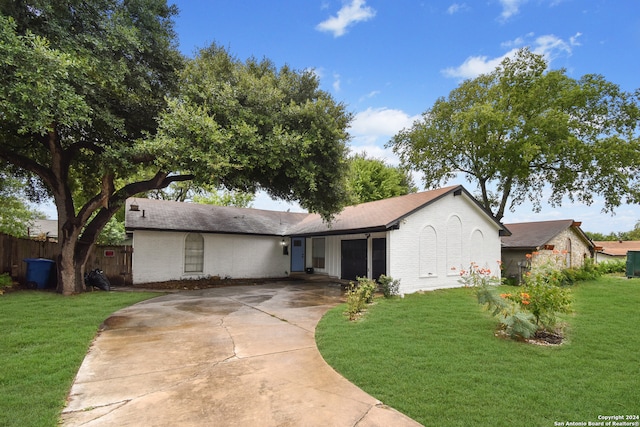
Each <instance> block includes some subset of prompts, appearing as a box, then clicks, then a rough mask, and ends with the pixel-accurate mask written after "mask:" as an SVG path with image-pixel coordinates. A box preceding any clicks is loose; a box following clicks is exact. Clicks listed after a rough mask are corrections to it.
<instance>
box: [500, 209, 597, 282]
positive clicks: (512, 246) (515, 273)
mask: <svg viewBox="0 0 640 427" xmlns="http://www.w3.org/2000/svg"><path fill="white" fill-rule="evenodd" d="M580 225H581V223H580V222H576V221H574V220H572V219H566V220H558V221H539V222H522V223H514V224H505V227H506V228H507V229H508V230H509V231H511V235H510V236H503V237H502V268H503V274H504V276H505V277H509V278H518V279H520V278H521V275H522V273H524V272H525V271H527V270H528V269H529V268H531V267H536V266H540V265H543V264H545V263H547V262H551V263H553V264H555V265H556V266H557V267H558V268H571V267H581V266H582V265H583V264H584V260H585V259H587V258H592V257H593V254H594V248H595V245H594V244H593V242H592V241H591V240H590V239H589V238H588V237H587V235H586V234H585V233H584V232H583V231H582V229H581V228H580Z"/></svg>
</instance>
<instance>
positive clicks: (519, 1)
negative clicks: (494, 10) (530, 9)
mask: <svg viewBox="0 0 640 427" xmlns="http://www.w3.org/2000/svg"><path fill="white" fill-rule="evenodd" d="M526 2H527V0H500V4H501V5H502V13H501V14H500V19H501V20H502V21H507V20H508V19H509V18H511V17H512V16H513V15H517V14H518V13H519V12H520V6H521V5H523V4H524V3H526Z"/></svg>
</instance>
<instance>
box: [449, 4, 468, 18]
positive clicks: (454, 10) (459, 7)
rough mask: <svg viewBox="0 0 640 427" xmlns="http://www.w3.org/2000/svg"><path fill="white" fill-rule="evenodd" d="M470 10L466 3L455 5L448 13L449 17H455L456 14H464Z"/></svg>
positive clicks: (450, 7)
mask: <svg viewBox="0 0 640 427" xmlns="http://www.w3.org/2000/svg"><path fill="white" fill-rule="evenodd" d="M467 9H469V7H468V6H467V4H466V3H462V4H460V3H453V4H452V5H451V6H449V7H448V8H447V13H448V14H449V15H453V14H454V13H458V12H462V11H464V10H467Z"/></svg>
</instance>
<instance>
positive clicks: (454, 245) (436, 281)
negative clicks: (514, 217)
mask: <svg viewBox="0 0 640 427" xmlns="http://www.w3.org/2000/svg"><path fill="white" fill-rule="evenodd" d="M458 221H459V224H458V225H456V224H457V223H458ZM425 229H427V230H435V235H436V240H437V241H436V242H432V243H433V244H434V245H436V247H435V251H429V250H425V246H426V245H428V244H429V243H428V242H426V241H423V244H422V247H423V250H422V252H423V254H422V255H421V254H420V252H421V250H420V247H421V244H420V236H421V235H422V236H425V235H428V236H431V237H430V239H431V238H432V236H433V231H429V232H428V234H424V230H425ZM498 231H499V228H498V226H497V224H496V223H495V222H493V221H492V220H491V219H490V218H488V217H487V216H486V214H484V212H483V211H482V210H480V209H479V208H478V207H477V206H476V205H475V203H473V202H472V201H470V200H469V199H467V197H466V196H464V195H461V196H454V195H453V194H450V195H447V196H445V197H444V198H442V199H439V200H438V201H436V202H435V203H433V204H431V205H429V206H427V207H425V208H423V209H421V210H420V211H418V212H416V213H414V214H412V215H410V216H409V217H407V218H406V219H405V220H403V221H402V222H401V223H400V229H399V230H393V231H391V232H390V233H389V239H388V241H387V249H388V250H389V254H390V257H389V268H388V271H387V273H388V275H389V276H391V277H393V278H394V279H400V291H401V292H403V293H412V292H416V291H420V290H430V289H439V288H451V287H457V286H460V283H459V282H458V279H459V278H460V270H461V269H468V268H469V265H470V263H471V262H475V263H476V264H477V265H478V266H479V267H483V268H489V269H491V272H492V273H494V274H495V275H496V276H499V275H500V269H499V260H500V237H499V235H498ZM453 236H459V237H458V238H457V240H459V241H451V238H452V237H453ZM430 239H429V240H430ZM447 240H449V241H448V242H447ZM425 252H426V256H435V257H436V259H435V260H432V262H427V263H426V264H425V260H424V259H422V260H421V256H425ZM421 263H422V269H421ZM454 263H455V264H457V265H454ZM427 267H429V268H427ZM452 267H455V270H452Z"/></svg>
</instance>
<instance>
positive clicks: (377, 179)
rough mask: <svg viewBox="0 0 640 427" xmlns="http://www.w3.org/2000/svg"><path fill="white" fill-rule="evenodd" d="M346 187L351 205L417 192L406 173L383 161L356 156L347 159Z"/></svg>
mask: <svg viewBox="0 0 640 427" xmlns="http://www.w3.org/2000/svg"><path fill="white" fill-rule="evenodd" d="M347 187H348V189H349V193H350V195H351V203H352V204H358V203H365V202H373V201H375V200H382V199H387V198H389V197H395V196H402V195H404V194H409V193H414V192H416V191H417V188H416V187H415V185H414V183H413V179H412V178H411V176H410V174H409V173H408V171H406V170H403V169H402V168H399V167H394V166H389V165H387V164H386V163H385V162H384V161H383V160H380V159H373V158H369V157H367V156H366V155H365V154H356V155H354V156H353V157H351V158H350V159H349V175H348V178H347Z"/></svg>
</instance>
